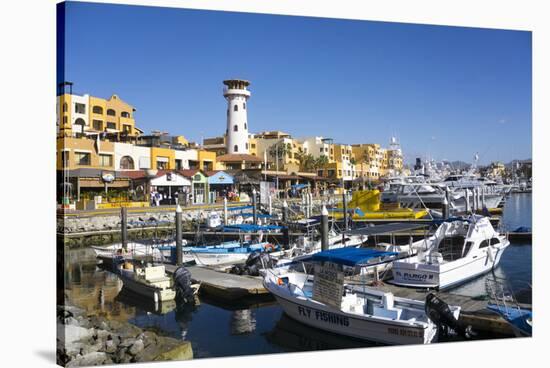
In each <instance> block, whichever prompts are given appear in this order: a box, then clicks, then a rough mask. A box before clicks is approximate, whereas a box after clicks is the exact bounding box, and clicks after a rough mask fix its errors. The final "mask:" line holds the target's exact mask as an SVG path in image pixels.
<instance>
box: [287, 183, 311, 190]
mask: <svg viewBox="0 0 550 368" xmlns="http://www.w3.org/2000/svg"><path fill="white" fill-rule="evenodd" d="M290 187H291V188H292V189H304V188H307V187H309V184H292V185H291V186H290Z"/></svg>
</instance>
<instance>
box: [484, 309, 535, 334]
mask: <svg viewBox="0 0 550 368" xmlns="http://www.w3.org/2000/svg"><path fill="white" fill-rule="evenodd" d="M487 309H489V310H492V311H493V312H496V313H498V314H500V315H501V316H502V317H503V318H504V319H505V320H506V321H508V322H509V323H510V324H512V325H514V326H515V327H517V328H518V329H519V330H520V331H521V332H523V333H524V334H526V335H529V336H531V334H532V327H531V325H530V324H529V323H527V319H531V318H533V312H532V311H530V310H527V309H523V308H513V307H512V308H504V307H503V306H500V305H496V304H488V305H487Z"/></svg>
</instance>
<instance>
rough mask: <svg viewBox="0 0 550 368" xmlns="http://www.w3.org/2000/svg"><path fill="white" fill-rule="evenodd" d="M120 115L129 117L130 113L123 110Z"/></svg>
mask: <svg viewBox="0 0 550 368" xmlns="http://www.w3.org/2000/svg"><path fill="white" fill-rule="evenodd" d="M120 116H122V117H123V118H129V117H130V113H129V112H128V111H123V112H121V113H120Z"/></svg>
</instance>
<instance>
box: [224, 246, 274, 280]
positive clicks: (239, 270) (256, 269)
mask: <svg viewBox="0 0 550 368" xmlns="http://www.w3.org/2000/svg"><path fill="white" fill-rule="evenodd" d="M276 263H277V260H276V259H274V258H272V257H271V256H270V255H269V254H268V253H264V252H258V251H256V252H252V253H250V255H249V256H248V258H247V259H246V261H245V263H244V264H243V265H235V266H233V267H232V268H231V270H230V272H231V273H234V274H237V275H250V276H259V275H260V270H261V269H262V268H273V266H274V265H275V264H276Z"/></svg>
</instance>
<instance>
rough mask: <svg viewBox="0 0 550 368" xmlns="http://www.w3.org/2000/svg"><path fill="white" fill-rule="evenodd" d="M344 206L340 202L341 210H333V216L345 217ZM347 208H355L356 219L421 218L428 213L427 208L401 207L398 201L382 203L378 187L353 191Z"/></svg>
mask: <svg viewBox="0 0 550 368" xmlns="http://www.w3.org/2000/svg"><path fill="white" fill-rule="evenodd" d="M342 207H343V205H342V203H340V204H338V209H339V210H340V211H338V210H336V211H332V214H331V215H332V217H334V218H335V219H337V220H338V219H341V218H343V217H344V214H343V212H342ZM347 208H348V210H355V211H354V214H353V216H352V218H353V219H354V220H381V219H395V220H411V219H420V218H423V217H425V216H427V215H428V211H426V210H417V211H415V210H412V209H410V208H401V207H400V206H399V204H398V203H392V204H386V203H380V191H379V190H378V189H373V190H359V191H355V192H353V196H352V198H351V201H349V203H348V205H347Z"/></svg>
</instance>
